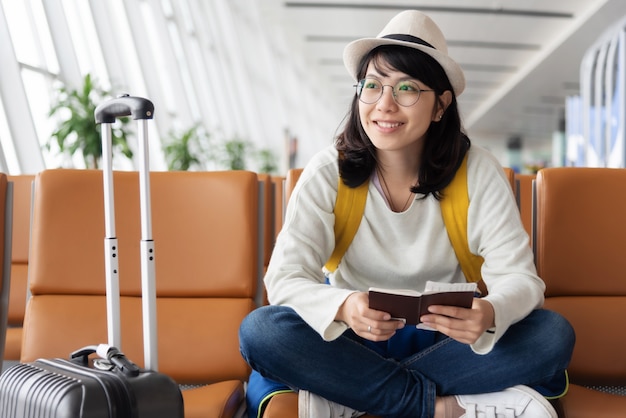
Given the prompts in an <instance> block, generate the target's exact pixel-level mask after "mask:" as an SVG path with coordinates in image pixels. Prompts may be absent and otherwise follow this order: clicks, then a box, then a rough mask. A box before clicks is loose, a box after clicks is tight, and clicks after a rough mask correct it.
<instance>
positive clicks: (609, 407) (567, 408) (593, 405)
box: [560, 384, 626, 418]
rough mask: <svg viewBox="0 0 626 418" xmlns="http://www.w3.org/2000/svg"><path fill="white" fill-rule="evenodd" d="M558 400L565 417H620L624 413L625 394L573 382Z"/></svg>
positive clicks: (625, 405)
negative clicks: (589, 387) (599, 389)
mask: <svg viewBox="0 0 626 418" xmlns="http://www.w3.org/2000/svg"><path fill="white" fill-rule="evenodd" d="M560 402H561V407H562V409H563V412H564V417H565V418H588V417H594V418H621V417H624V416H625V415H624V414H626V396H619V395H613V394H609V393H605V392H599V391H597V390H593V389H588V388H585V387H583V386H579V385H574V384H571V385H570V387H569V391H568V392H567V395H565V396H564V397H563V398H561V400H560Z"/></svg>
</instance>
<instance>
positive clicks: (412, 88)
mask: <svg viewBox="0 0 626 418" xmlns="http://www.w3.org/2000/svg"><path fill="white" fill-rule="evenodd" d="M418 90H419V88H418V87H417V86H416V85H414V84H412V83H401V84H398V86H397V87H396V91H418Z"/></svg>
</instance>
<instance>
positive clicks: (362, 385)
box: [239, 306, 575, 418]
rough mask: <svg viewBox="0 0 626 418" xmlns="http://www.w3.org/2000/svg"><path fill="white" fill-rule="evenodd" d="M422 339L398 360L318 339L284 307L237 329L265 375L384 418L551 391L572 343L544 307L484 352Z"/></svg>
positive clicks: (359, 344)
mask: <svg viewBox="0 0 626 418" xmlns="http://www.w3.org/2000/svg"><path fill="white" fill-rule="evenodd" d="M405 329H408V328H405ZM420 335H421V337H419V338H417V339H416V340H414V342H413V347H412V348H411V349H412V350H414V352H412V353H409V354H408V355H406V356H405V357H403V358H396V357H394V355H396V354H397V353H390V351H394V350H387V349H386V348H385V347H384V346H382V345H381V344H375V343H371V342H369V341H366V340H364V339H363V338H361V337H359V336H357V335H356V334H355V333H354V332H352V331H351V330H347V331H346V332H344V334H343V335H342V336H340V337H339V338H337V339H336V340H334V341H324V340H323V339H322V338H321V336H320V335H319V334H318V333H317V332H315V331H314V330H313V329H312V328H311V327H310V326H309V325H307V324H306V323H305V322H304V321H303V320H302V318H300V316H299V315H298V314H296V313H295V311H294V310H293V309H291V308H288V307H284V306H264V307H261V308H259V309H257V310H255V311H253V312H252V313H251V314H249V315H248V316H247V317H246V318H245V319H244V321H243V322H242V324H241V328H240V331H239V338H240V344H241V353H242V355H243V357H244V359H245V360H246V361H247V362H248V363H249V364H250V366H251V367H252V368H253V369H255V370H257V371H258V372H259V373H261V374H262V375H263V376H265V377H268V378H270V379H273V380H276V381H278V382H282V383H284V384H286V385H287V386H289V387H291V388H293V389H296V390H298V389H304V390H308V391H311V392H313V393H316V394H318V395H320V396H323V397H324V398H326V399H329V400H331V401H334V402H337V403H339V404H342V405H346V406H349V407H351V408H353V409H356V410H359V411H367V412H368V413H370V414H373V415H379V416H384V417H389V418H391V417H393V418H402V417H412V418H415V417H423V418H427V417H432V416H433V415H434V408H435V397H436V396H443V395H453V394H454V395H462V394H472V393H487V392H495V391H500V390H504V389H506V388H508V387H511V386H515V385H519V384H524V385H528V386H531V387H532V386H535V387H538V386H544V385H547V386H550V384H552V383H554V381H557V380H562V379H563V375H564V371H565V369H566V367H567V365H568V364H569V360H570V358H571V354H572V350H573V346H574V340H575V336H574V331H573V329H572V327H571V326H570V325H569V323H568V322H567V321H566V320H565V319H564V318H563V317H562V316H560V315H559V314H557V313H554V312H551V311H547V310H536V311H533V312H532V313H531V314H530V315H529V316H528V317H526V318H525V319H524V320H522V321H520V322H518V323H517V324H514V325H513V326H511V327H510V328H509V330H508V331H507V332H506V333H505V335H504V336H502V338H501V339H500V340H499V341H498V343H497V344H496V345H495V347H494V349H493V350H492V351H491V352H490V353H488V354H485V355H478V354H475V353H474V352H473V351H472V350H471V348H470V347H469V346H468V345H466V344H462V343H459V342H457V341H455V340H453V339H451V338H449V337H446V336H445V335H443V334H440V333H435V332H431V331H420ZM394 338H395V336H394ZM420 339H421V340H423V341H422V342H420ZM420 344H422V345H423V346H422V347H420V346H419V345H420ZM395 351H397V350H395ZM400 351H402V350H400ZM405 354H407V353H405Z"/></svg>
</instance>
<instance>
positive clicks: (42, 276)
mask: <svg viewBox="0 0 626 418" xmlns="http://www.w3.org/2000/svg"><path fill="white" fill-rule="evenodd" d="M150 182H151V197H152V224H153V237H154V241H155V248H156V257H157V259H156V284H157V317H158V320H157V326H158V349H159V353H158V354H159V371H161V372H163V373H166V374H168V375H170V376H171V377H172V378H174V379H175V380H176V381H177V382H178V383H180V384H183V385H190V386H186V387H191V388H189V389H186V390H183V398H184V402H185V416H186V417H187V418H191V417H193V418H195V417H206V418H218V417H220V418H221V417H224V418H227V417H233V416H235V414H237V413H241V412H242V408H243V405H244V403H243V400H244V384H243V382H244V381H245V380H246V379H247V377H248V375H249V373H250V369H249V367H248V365H247V364H246V362H245V361H244V360H243V359H242V357H241V355H240V353H239V338H238V330H239V324H240V322H241V320H242V319H243V318H244V316H245V315H247V314H248V313H249V312H250V311H251V310H252V309H254V308H255V306H256V305H255V303H254V297H255V293H256V285H257V275H258V266H259V264H260V262H259V256H260V255H259V254H258V230H259V225H258V224H259V216H258V191H259V186H258V180H257V176H256V174H255V173H251V172H246V171H228V172H153V173H151V179H150ZM114 188H115V208H116V211H115V212H116V215H115V216H116V230H117V235H118V239H119V247H120V251H119V257H120V258H119V267H120V289H121V295H122V296H121V317H122V343H121V345H122V347H121V348H122V350H123V351H124V352H125V354H127V356H128V357H129V358H130V359H131V360H133V361H135V362H137V363H138V364H143V343H142V328H141V300H140V290H141V284H140V276H141V273H140V260H139V254H140V252H139V243H140V216H139V197H138V196H139V190H138V188H139V186H138V174H137V173H136V172H115V173H114ZM102 195H103V187H102V172H100V171H95V170H47V171H43V172H42V173H40V174H39V175H37V178H36V181H35V194H34V208H33V227H32V240H31V242H32V247H31V257H30V260H29V263H30V265H29V268H30V282H29V285H30V290H31V293H32V295H31V298H30V299H29V301H28V304H27V309H26V316H25V320H24V336H23V345H22V353H21V361H22V362H28V361H33V360H35V359H37V358H41V357H45V358H48V357H67V356H68V354H69V353H70V352H71V351H73V350H76V349H77V348H80V347H82V346H84V345H90V344H97V343H100V342H106V339H107V333H106V307H105V273H104V268H105V263H104V251H103V248H104V243H103V242H104V213H103V206H104V203H103V196H102Z"/></svg>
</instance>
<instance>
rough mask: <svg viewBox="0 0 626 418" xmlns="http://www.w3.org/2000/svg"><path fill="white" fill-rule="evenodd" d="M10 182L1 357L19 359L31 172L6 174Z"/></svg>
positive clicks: (26, 271)
mask: <svg viewBox="0 0 626 418" xmlns="http://www.w3.org/2000/svg"><path fill="white" fill-rule="evenodd" d="M8 179H9V181H10V182H12V183H13V224H12V227H13V240H12V246H11V292H10V294H9V314H8V321H9V322H8V328H7V337H6V338H7V339H6V347H5V350H4V359H5V360H14V361H19V359H20V350H21V348H22V324H23V323H24V310H25V309H26V298H27V286H28V248H29V241H30V209H31V194H32V183H33V180H35V176H34V175H30V174H23V175H15V176H8Z"/></svg>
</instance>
